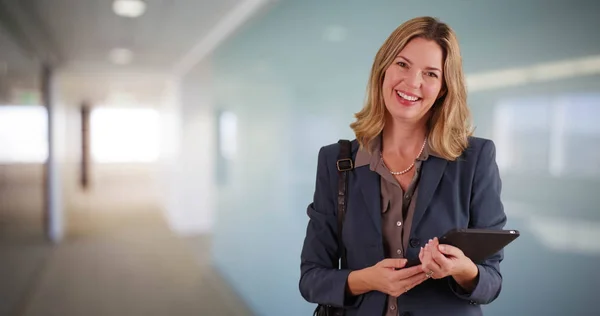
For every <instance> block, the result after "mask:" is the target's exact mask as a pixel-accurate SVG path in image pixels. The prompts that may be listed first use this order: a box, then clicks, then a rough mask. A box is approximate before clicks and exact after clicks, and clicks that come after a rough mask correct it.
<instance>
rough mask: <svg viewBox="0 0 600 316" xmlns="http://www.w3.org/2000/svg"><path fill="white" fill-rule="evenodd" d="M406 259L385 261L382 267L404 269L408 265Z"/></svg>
mask: <svg viewBox="0 0 600 316" xmlns="http://www.w3.org/2000/svg"><path fill="white" fill-rule="evenodd" d="M406 261H407V260H406V259H384V260H383V261H382V262H381V266H382V267H384V268H397V269H399V268H403V267H404V266H405V265H406Z"/></svg>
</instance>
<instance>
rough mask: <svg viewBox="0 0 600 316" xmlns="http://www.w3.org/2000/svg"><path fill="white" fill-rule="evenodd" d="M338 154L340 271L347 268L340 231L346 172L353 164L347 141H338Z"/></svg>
mask: <svg viewBox="0 0 600 316" xmlns="http://www.w3.org/2000/svg"><path fill="white" fill-rule="evenodd" d="M338 144H340V153H339V154H338V160H337V163H336V165H337V170H338V175H339V177H338V197H337V203H338V211H337V224H338V230H337V238H338V258H341V261H342V262H341V269H346V268H347V267H348V265H347V262H346V248H345V247H344V242H343V240H342V229H343V226H344V225H343V224H344V217H345V215H346V204H347V202H348V196H347V195H346V191H347V190H348V172H349V171H350V170H352V169H354V163H353V161H352V144H351V143H350V141H349V140H345V139H340V140H339V141H338Z"/></svg>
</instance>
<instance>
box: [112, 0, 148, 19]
mask: <svg viewBox="0 0 600 316" xmlns="http://www.w3.org/2000/svg"><path fill="white" fill-rule="evenodd" d="M113 11H115V13H116V14H117V15H120V16H124V17H127V18H137V17H139V16H141V15H142V14H144V12H145V11H146V3H145V2H144V1H141V0H115V1H114V2H113Z"/></svg>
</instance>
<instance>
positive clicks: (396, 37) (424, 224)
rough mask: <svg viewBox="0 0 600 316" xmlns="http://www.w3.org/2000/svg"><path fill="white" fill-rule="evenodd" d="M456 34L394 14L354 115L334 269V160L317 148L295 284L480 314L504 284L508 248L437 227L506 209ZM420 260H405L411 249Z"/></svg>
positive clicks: (329, 297) (377, 301)
mask: <svg viewBox="0 0 600 316" xmlns="http://www.w3.org/2000/svg"><path fill="white" fill-rule="evenodd" d="M466 98H467V92H466V88H465V82H464V76H463V71H462V64H461V56H460V51H459V47H458V42H457V39H456V35H455V34H454V32H453V31H452V29H450V28H449V27H448V26H447V25H446V24H444V23H441V22H439V21H438V20H436V19H434V18H430V17H421V18H415V19H412V20H410V21H408V22H406V23H404V24H402V25H401V26H399V27H398V28H397V29H396V30H395V31H394V32H393V33H392V34H391V35H390V36H389V38H388V39H387V40H386V41H385V43H384V44H383V46H382V47H381V48H380V50H379V52H378V53H377V55H376V57H375V61H374V63H373V67H372V70H371V77H370V80H369V88H368V97H367V102H366V105H365V106H364V108H363V109H362V110H361V111H360V112H358V113H357V114H356V121H355V122H354V123H352V124H351V127H352V129H353V130H354V132H355V135H356V140H355V141H353V142H352V159H353V161H354V169H353V170H352V171H350V172H349V175H348V181H349V184H348V188H347V193H346V194H347V196H348V201H347V206H346V212H345V220H344V223H343V229H342V235H343V238H342V241H343V244H344V248H345V251H346V258H347V269H337V260H336V259H337V251H338V244H337V242H338V240H337V230H338V228H337V223H336V220H337V217H336V215H337V209H336V207H337V203H338V199H337V194H338V170H337V168H336V161H337V157H338V152H339V150H340V145H338V144H333V145H329V146H325V147H323V148H321V150H320V152H319V160H318V169H317V182H316V189H315V195H314V201H313V203H311V204H310V205H309V207H308V215H309V218H310V221H309V223H308V228H307V233H306V238H305V241H304V246H303V249H302V256H301V278H300V291H301V293H302V296H303V297H304V298H305V299H306V300H307V301H309V302H313V303H319V304H323V305H331V306H338V307H344V308H345V311H346V315H413V316H418V315H460V316H466V315H481V314H482V310H481V307H480V304H488V303H490V302H492V301H493V300H495V299H496V297H498V295H499V293H500V288H501V283H502V276H501V274H500V270H499V264H500V262H501V261H502V259H503V252H502V251H501V252H499V253H497V254H495V255H494V256H493V257H491V258H489V259H488V260H486V261H485V262H483V263H481V264H475V263H473V262H472V261H471V260H470V259H469V258H467V257H466V256H465V255H464V254H463V253H462V252H461V251H460V249H458V248H455V247H452V246H448V245H439V243H438V240H437V237H439V236H441V235H443V234H444V233H445V232H447V231H449V230H451V229H454V228H467V227H468V228H482V229H502V228H503V227H504V224H505V223H506V216H505V213H504V210H503V206H502V202H501V200H500V190H501V181H500V177H499V173H498V168H497V165H496V162H495V146H494V143H493V142H492V141H490V140H485V139H481V138H476V137H472V136H471V133H472V129H471V126H470V113H469V110H468V107H467V103H466ZM416 258H419V259H420V264H419V265H416V266H413V267H405V265H406V262H407V260H409V259H416Z"/></svg>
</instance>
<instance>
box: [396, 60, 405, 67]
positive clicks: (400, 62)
mask: <svg viewBox="0 0 600 316" xmlns="http://www.w3.org/2000/svg"><path fill="white" fill-rule="evenodd" d="M397 64H398V66H400V67H402V68H404V67H406V63H405V62H403V61H399V62H398V63H397Z"/></svg>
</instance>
